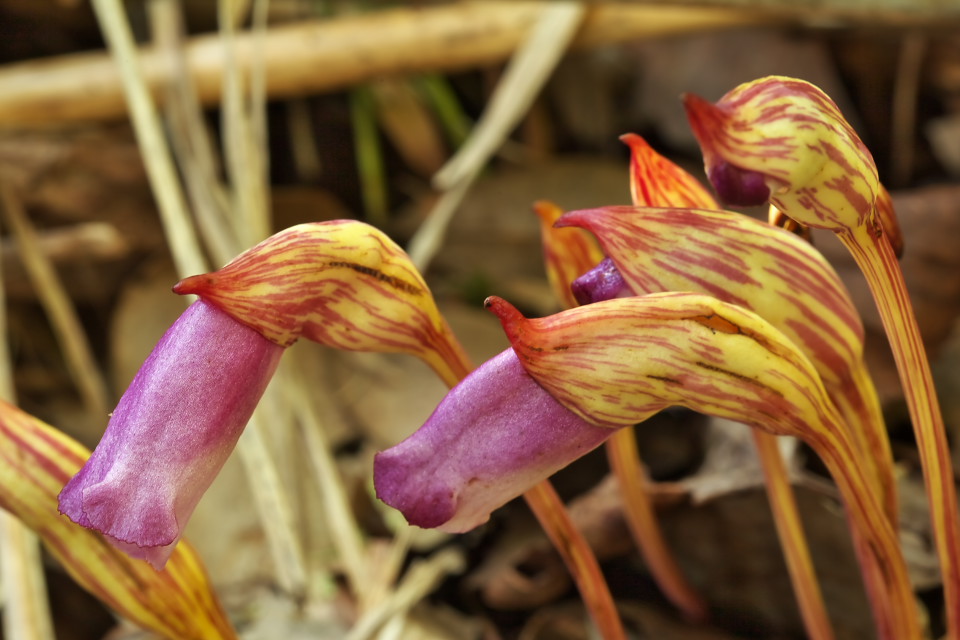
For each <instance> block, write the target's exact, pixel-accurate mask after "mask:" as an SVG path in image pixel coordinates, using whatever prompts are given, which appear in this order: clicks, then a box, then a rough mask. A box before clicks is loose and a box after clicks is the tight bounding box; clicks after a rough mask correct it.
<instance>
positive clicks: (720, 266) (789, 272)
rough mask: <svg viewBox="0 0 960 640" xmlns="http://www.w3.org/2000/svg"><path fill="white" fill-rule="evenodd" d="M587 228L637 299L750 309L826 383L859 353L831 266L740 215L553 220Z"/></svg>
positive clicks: (849, 305)
mask: <svg viewBox="0 0 960 640" xmlns="http://www.w3.org/2000/svg"><path fill="white" fill-rule="evenodd" d="M560 224H562V225H574V226H578V227H583V228H584V229H587V230H589V231H591V232H592V233H593V234H594V235H596V236H597V238H598V239H599V240H600V244H601V245H602V246H603V249H604V251H605V252H606V253H607V255H608V256H609V257H610V258H611V259H612V260H613V262H614V263H615V264H616V266H617V268H618V269H619V270H620V273H621V275H622V276H623V278H624V280H625V281H626V283H627V285H628V286H629V287H630V288H631V289H632V290H633V292H634V293H635V294H637V295H643V294H647V293H659V292H662V291H698V292H701V293H705V294H709V295H711V296H714V297H717V298H719V299H721V300H725V301H727V302H731V303H734V304H738V305H741V306H744V307H747V308H748V309H752V310H753V311H755V312H756V313H758V314H759V315H760V316H762V317H763V318H764V319H765V320H766V321H767V322H769V323H770V324H772V325H774V326H775V327H777V328H779V329H780V330H781V331H783V332H784V333H785V334H787V335H788V336H789V337H790V338H791V339H793V340H794V342H796V343H797V344H798V345H799V346H801V347H802V348H803V350H804V351H805V352H806V353H807V354H808V355H809V356H810V358H811V360H813V361H814V363H815V364H816V365H817V368H818V370H819V371H820V372H821V373H822V375H823V376H824V378H825V380H830V381H831V382H839V381H840V380H843V379H845V378H846V377H847V376H848V375H849V374H848V372H849V371H850V368H851V366H852V363H854V362H857V361H858V360H859V359H860V357H861V354H862V353H863V336H864V333H863V325H862V324H861V322H860V317H859V315H858V314H857V311H856V308H855V307H854V306H853V302H852V301H851V299H850V296H849V294H848V293H847V290H846V288H845V287H844V285H843V283H842V282H841V281H840V278H839V277H838V276H837V274H836V272H835V271H834V270H833V269H832V268H831V267H830V265H829V264H828V263H827V261H826V260H825V259H824V258H823V256H822V255H821V254H820V253H819V252H817V251H816V249H814V248H813V247H811V246H810V245H809V244H807V243H806V242H803V241H802V240H801V239H799V238H797V237H796V236H794V235H793V234H790V233H787V232H785V231H783V230H782V229H777V228H774V227H771V226H770V225H767V224H764V223H762V222H758V221H756V220H753V219H752V218H749V217H747V216H744V215H741V214H737V213H733V212H729V211H712V210H706V209H666V208H652V207H603V208H598V209H586V210H583V211H572V212H570V213H568V214H566V215H565V216H564V217H563V218H562V219H561V221H560Z"/></svg>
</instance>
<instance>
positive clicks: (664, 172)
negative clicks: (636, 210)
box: [620, 133, 719, 209]
mask: <svg viewBox="0 0 960 640" xmlns="http://www.w3.org/2000/svg"><path fill="white" fill-rule="evenodd" d="M620 140H621V141H622V142H623V143H624V144H626V145H627V146H629V147H630V195H631V196H632V197H633V204H634V205H635V206H638V207H693V208H698V209H717V208H719V207H718V205H717V201H716V200H715V199H714V198H713V195H711V194H710V192H709V191H707V189H706V188H705V187H704V186H703V185H702V184H700V181H699V180H697V179H696V178H694V177H693V176H692V175H690V174H689V173H688V172H687V171H684V170H683V169H682V168H681V167H680V166H679V165H677V164H676V163H674V162H673V161H671V160H669V159H667V158H665V157H664V156H662V155H660V154H659V153H657V152H656V151H654V149H653V147H651V146H650V145H649V144H647V141H646V140H644V139H643V138H642V137H641V136H638V135H637V134H635V133H626V134H624V135H622V136H620Z"/></svg>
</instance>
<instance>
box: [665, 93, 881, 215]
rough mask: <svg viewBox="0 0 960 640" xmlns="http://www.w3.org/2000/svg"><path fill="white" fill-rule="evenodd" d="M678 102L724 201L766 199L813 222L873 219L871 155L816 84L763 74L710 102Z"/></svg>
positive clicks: (874, 197) (694, 99)
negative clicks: (685, 112)
mask: <svg viewBox="0 0 960 640" xmlns="http://www.w3.org/2000/svg"><path fill="white" fill-rule="evenodd" d="M684 106H685V107H686V109H687V115H688V118H689V120H690V125H691V127H692V128H693V133H694V135H695V136H696V137H697V140H698V141H699V142H700V147H701V149H702V150H703V158H704V166H705V168H706V170H707V176H708V177H709V179H710V182H711V183H712V184H713V186H714V188H715V189H716V190H717V193H718V194H719V195H720V197H721V198H722V199H723V200H725V201H727V202H728V203H730V204H738V205H751V204H763V203H765V202H767V200H768V199H769V200H770V201H771V202H772V203H773V204H774V205H776V207H777V208H778V209H780V210H781V211H783V212H784V213H785V214H787V215H788V216H790V217H791V218H793V219H794V220H796V221H797V222H799V223H801V224H804V225H807V226H810V227H816V228H823V229H832V230H839V229H849V228H852V227H856V226H860V225H862V224H870V225H874V226H877V225H879V223H877V222H876V221H875V220H874V211H873V208H874V203H875V202H876V200H877V196H878V193H879V191H880V183H879V180H878V179H877V170H876V165H875V164H874V161H873V156H872V155H871V154H870V151H869V150H868V149H867V148H866V146H865V145H864V144H863V142H862V141H861V140H860V137H859V136H858V135H857V133H856V132H855V131H854V130H853V127H851V126H850V124H849V123H848V122H847V121H846V119H844V117H843V115H842V114H841V113H840V110H839V109H838V108H837V105H836V103H834V102H833V100H831V99H830V97H829V96H827V95H826V94H825V93H824V92H823V91H821V90H820V89H819V88H818V87H816V86H815V85H812V84H810V83H809V82H805V81H803V80H797V79H795V78H787V77H783V76H768V77H765V78H760V79H758V80H753V81H751V82H746V83H744V84H741V85H740V86H738V87H736V88H734V89H733V90H731V91H730V92H728V93H727V94H726V95H724V96H723V97H722V98H721V99H720V100H719V101H718V102H717V103H716V104H713V103H711V102H708V101H707V100H704V99H703V98H700V97H698V96H695V95H692V94H687V95H685V96H684ZM878 230H879V226H878Z"/></svg>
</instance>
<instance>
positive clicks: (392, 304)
mask: <svg viewBox="0 0 960 640" xmlns="http://www.w3.org/2000/svg"><path fill="white" fill-rule="evenodd" d="M174 291H176V292H177V293H180V294H189V293H193V294H197V295H199V296H200V297H201V298H203V299H205V300H207V301H208V302H210V303H212V304H214V305H216V306H218V307H219V308H221V309H223V310H224V311H225V312H227V313H228V314H230V315H231V316H233V317H234V318H235V319H237V320H238V321H239V322H241V323H243V324H245V325H247V326H249V327H252V328H254V329H256V330H257V331H259V332H260V333H261V334H262V335H264V336H265V337H267V338H268V339H270V340H272V341H274V342H276V343H277V344H279V345H282V346H289V345H291V344H293V343H294V342H295V341H296V340H297V339H298V338H300V337H304V338H307V339H308V340H313V341H315V342H319V343H321V344H324V345H327V346H330V347H335V348H338V349H346V350H349V351H379V352H394V353H407V354H411V355H415V356H418V357H420V358H422V359H423V360H424V361H426V362H427V364H429V365H430V366H431V367H433V369H434V370H435V371H437V373H438V374H439V375H440V376H441V377H442V378H443V379H444V381H445V382H447V383H448V384H451V385H452V384H455V383H456V381H457V380H459V379H461V378H462V377H463V376H465V375H466V374H467V373H468V372H469V371H470V369H471V368H472V367H471V366H470V363H469V360H468V358H467V356H466V354H465V352H464V351H463V349H462V347H461V346H460V344H459V343H458V342H457V340H456V338H454V336H453V333H452V332H451V330H450V327H449V326H448V325H447V322H446V320H444V318H443V316H442V315H440V311H439V310H438V309H437V305H436V303H435V301H434V299H433V296H432V295H431V293H430V290H429V289H428V288H427V285H426V283H425V282H424V280H423V277H422V276H421V275H420V273H419V272H418V271H417V269H416V267H414V266H413V263H412V262H411V261H410V259H409V257H408V256H407V254H406V253H405V252H404V251H403V249H401V248H400V247H399V246H397V244H396V243H394V242H393V241H392V240H391V239H390V238H388V237H387V236H386V234H384V233H383V232H382V231H380V230H378V229H376V228H375V227H372V226H370V225H368V224H364V223H362V222H357V221H355V220H334V221H330V222H317V223H308V224H301V225H297V226H295V227H291V228H289V229H286V230H284V231H281V232H279V233H277V234H275V235H273V236H271V237H270V238H267V239H266V240H264V241H263V242H261V243H260V244H258V245H257V246H255V247H253V248H252V249H249V250H248V251H246V252H244V253H242V254H241V255H240V256H238V257H237V258H235V259H234V260H233V261H232V262H230V263H229V264H228V265H226V266H225V267H223V268H222V269H220V270H219V271H215V272H213V273H208V274H205V275H198V276H192V277H190V278H186V279H185V280H182V281H181V282H180V283H179V284H177V286H176V287H174Z"/></svg>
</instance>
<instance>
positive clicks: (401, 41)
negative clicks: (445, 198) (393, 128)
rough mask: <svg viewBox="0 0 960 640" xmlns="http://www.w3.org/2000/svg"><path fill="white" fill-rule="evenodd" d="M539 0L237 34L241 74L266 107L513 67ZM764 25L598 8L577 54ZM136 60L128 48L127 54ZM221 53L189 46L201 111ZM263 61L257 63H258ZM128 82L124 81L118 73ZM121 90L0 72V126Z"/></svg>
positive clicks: (70, 58)
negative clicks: (379, 81)
mask: <svg viewBox="0 0 960 640" xmlns="http://www.w3.org/2000/svg"><path fill="white" fill-rule="evenodd" d="M549 4H551V3H550V2H544V1H542V0H519V1H505V0H485V1H478V2H458V3H451V4H447V5H438V6H434V7H429V8H425V7H421V8H398V9H391V10H385V11H377V12H373V13H367V14H356V15H351V16H344V17H341V18H337V19H333V20H315V21H304V22H299V23H296V24H291V25H287V26H277V27H272V28H271V29H270V31H269V32H268V33H266V34H265V35H263V36H262V49H259V48H258V44H257V36H255V35H251V34H249V33H243V34H239V33H238V34H237V36H236V39H235V48H233V51H234V54H233V55H235V61H236V64H237V65H238V66H239V67H240V68H241V69H243V70H246V69H249V68H250V66H251V65H253V64H255V63H256V62H255V61H256V60H258V59H262V64H263V68H264V82H265V84H264V91H265V92H266V94H267V95H269V96H270V97H271V98H283V97H291V96H302V95H309V94H313V93H318V92H323V91H332V90H336V89H343V88H345V87H349V86H352V85H355V84H359V83H362V82H366V81H368V80H372V79H374V78H378V77H385V76H395V75H403V74H409V73H414V72H419V71H455V70H463V69H469V68H475V67H478V66H482V65H485V64H491V63H497V62H501V61H503V60H505V59H507V58H508V57H510V56H511V55H512V54H513V52H514V51H515V50H516V48H517V46H518V45H519V44H520V43H521V42H522V41H523V39H524V38H525V37H526V34H527V33H528V32H529V30H530V28H531V27H532V26H533V25H534V24H535V22H536V20H537V19H538V17H539V15H540V13H541V12H542V10H543V8H544V7H545V6H547V5H549ZM770 21H771V19H770V18H769V17H767V16H765V15H764V14H760V13H757V12H747V11H730V10H726V9H722V8H717V9H699V10H696V11H692V10H690V8H689V7H670V6H642V5H630V4H619V3H618V4H608V5H604V4H600V5H596V6H591V8H590V10H589V13H588V15H587V16H586V19H585V21H584V24H583V26H582V28H581V29H580V31H579V32H578V34H577V36H576V38H575V39H574V43H573V44H574V46H577V47H589V46H596V45H598V44H602V43H613V42H621V41H625V40H633V39H637V38H645V37H656V36H665V35H671V34H676V33H681V32H685V31H694V30H705V29H721V28H729V27H735V26H743V25H751V24H761V23H769V22H770ZM130 50H131V53H133V45H132V42H131V43H130ZM227 56H228V53H227V51H225V49H224V47H223V44H222V42H221V40H220V37H219V36H218V35H205V36H198V37H195V38H192V39H190V41H189V42H188V44H187V46H186V52H185V57H186V60H187V64H186V69H187V71H188V73H189V76H190V80H191V82H192V84H193V85H194V86H195V87H196V91H197V95H198V96H199V99H200V100H201V102H202V103H203V104H205V105H214V104H216V103H217V102H218V101H219V100H220V98H221V97H222V92H223V81H222V79H223V75H224V72H225V68H226V66H227V64H228V62H227V60H228V58H227ZM260 56H262V58H259V57H260ZM135 59H136V60H139V62H138V63H136V64H138V65H139V67H140V69H141V70H142V77H143V79H144V80H145V82H146V85H147V86H148V87H149V89H150V91H151V92H152V94H153V95H155V96H156V95H160V94H161V92H162V88H163V87H164V86H167V85H168V83H169V82H170V80H171V78H172V77H173V76H175V75H176V74H177V73H178V72H179V70H178V69H177V68H176V66H174V65H172V64H171V62H170V60H169V57H167V56H165V55H163V53H162V52H161V51H158V50H156V49H153V48H148V49H144V50H141V51H140V52H139V55H138V56H136V57H134V56H132V55H131V57H130V61H128V62H126V63H125V64H127V65H128V66H132V65H134V64H135V63H134V62H133V60H135ZM123 73H126V72H123ZM123 84H124V81H123V80H122V75H121V71H120V70H118V68H117V66H116V65H115V63H114V62H113V61H112V60H111V59H110V56H109V55H108V54H106V53H103V52H97V53H82V54H71V55H67V56H58V57H52V58H48V59H44V60H37V61H30V62H24V63H17V64H12V65H8V66H6V67H2V68H0V127H4V128H24V127H45V126H51V125H57V124H69V123H76V122H83V121H91V120H102V119H117V118H122V117H124V116H125V114H126V110H127V106H126V102H125V98H124V89H123Z"/></svg>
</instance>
